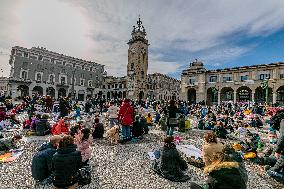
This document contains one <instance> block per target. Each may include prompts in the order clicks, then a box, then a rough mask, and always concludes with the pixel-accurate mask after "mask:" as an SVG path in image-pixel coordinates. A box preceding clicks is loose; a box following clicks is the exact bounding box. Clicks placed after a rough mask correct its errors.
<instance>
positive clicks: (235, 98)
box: [234, 91, 237, 103]
mask: <svg viewBox="0 0 284 189" xmlns="http://www.w3.org/2000/svg"><path fill="white" fill-rule="evenodd" d="M236 102H237V91H234V103H236Z"/></svg>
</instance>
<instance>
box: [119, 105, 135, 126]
mask: <svg viewBox="0 0 284 189" xmlns="http://www.w3.org/2000/svg"><path fill="white" fill-rule="evenodd" d="M133 115H134V112H133V108H132V106H131V105H130V104H129V103H126V102H124V103H123V104H122V105H121V107H120V110H119V113H118V119H119V120H120V123H121V125H123V126H130V125H132V123H133Z"/></svg>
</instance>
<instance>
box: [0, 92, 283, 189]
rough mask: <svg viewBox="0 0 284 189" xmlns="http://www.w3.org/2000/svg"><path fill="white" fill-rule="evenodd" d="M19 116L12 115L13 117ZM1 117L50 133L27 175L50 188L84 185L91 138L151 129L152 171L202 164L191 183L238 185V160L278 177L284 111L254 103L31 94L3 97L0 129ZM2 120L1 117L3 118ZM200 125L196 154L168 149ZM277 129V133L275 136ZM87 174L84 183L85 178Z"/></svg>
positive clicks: (123, 138)
mask: <svg viewBox="0 0 284 189" xmlns="http://www.w3.org/2000/svg"><path fill="white" fill-rule="evenodd" d="M1 99H3V98H1ZM22 114H26V117H25V119H23V120H19V119H18V118H17V116H16V115H22ZM7 120H8V121H9V122H10V123H11V124H12V125H13V124H15V125H20V124H22V125H21V126H20V128H21V129H22V131H24V132H23V134H24V135H26V136H30V135H37V136H44V135H50V138H49V142H48V143H44V144H43V145H42V146H41V147H40V148H38V149H37V152H36V153H35V154H34V157H33V160H32V168H31V169H32V176H33V178H34V179H35V180H36V181H37V183H38V184H42V185H44V184H50V183H53V185H54V186H55V187H57V188H76V186H77V185H78V184H88V182H90V180H89V179H88V174H90V173H89V172H88V171H89V170H90V169H89V166H90V165H89V164H90V161H89V160H90V159H91V158H92V143H93V142H96V141H97V140H101V139H103V138H104V137H106V138H107V139H109V140H110V143H111V144H114V145H115V144H117V143H121V144H125V143H129V142H130V143H131V142H137V141H141V142H143V137H144V136H145V135H147V134H148V133H149V132H150V131H151V130H153V129H155V130H161V131H162V132H164V139H163V140H164V146H163V147H161V149H160V150H159V155H158V156H159V157H157V159H156V160H155V161H154V162H153V165H152V169H153V171H154V172H155V173H157V174H158V175H160V176H162V177H164V178H166V179H168V180H171V181H174V182H185V181H188V180H190V177H189V176H188V175H187V174H185V171H186V170H187V169H188V164H191V165H193V166H196V167H199V168H201V169H203V172H204V174H205V175H206V180H205V186H200V185H198V184H197V183H191V184H190V187H191V188H204V187H206V188H208V189H217V188H232V189H235V188H236V189H237V188H238V189H242V188H246V183H247V180H248V177H247V174H246V170H245V166H244V161H252V162H253V163H256V164H259V165H262V166H263V167H264V169H265V171H266V173H267V174H268V175H269V176H270V177H272V178H274V179H276V180H277V181H279V182H283V181H284V172H283V171H284V170H283V168H284V109H283V108H282V107H269V106H266V105H259V104H255V103H238V104H234V103H232V102H226V103H223V104H221V105H213V106H206V105H205V103H204V102H201V103H199V104H188V103H187V102H184V101H175V100H170V101H169V102H166V101H156V100H136V101H133V100H130V99H124V100H104V99H92V98H88V99H87V100H86V102H84V103H80V102H78V101H72V100H71V99H70V98H68V97H65V98H63V97H62V98H60V99H59V101H58V102H55V101H54V100H53V99H52V97H50V96H46V97H42V96H38V95H34V96H32V97H26V98H24V99H23V101H22V102H21V103H18V104H17V105H13V103H12V101H10V99H9V100H8V101H7V100H5V99H3V102H2V105H1V106H0V129H1V130H3V131H5V130H6V129H9V128H7V124H6V122H7ZM5 121H6V122H5ZM192 128H194V129H196V130H206V132H205V135H204V145H203V147H202V159H197V160H196V159H191V158H189V159H188V160H185V159H184V158H183V156H182V155H181V152H179V150H178V149H177V148H176V145H177V141H176V139H175V137H174V136H175V135H176V133H177V132H178V133H185V135H186V132H191V131H190V129H192ZM277 133H278V135H277ZM1 137H2V138H1V139H0V151H1V153H5V152H7V151H9V150H11V149H14V148H15V143H16V142H17V141H18V140H20V139H21V138H22V136H21V135H19V134H16V135H14V136H12V137H3V136H2V135H1ZM86 180H88V181H86Z"/></svg>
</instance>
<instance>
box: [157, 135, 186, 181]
mask: <svg viewBox="0 0 284 189" xmlns="http://www.w3.org/2000/svg"><path fill="white" fill-rule="evenodd" d="M186 169H187V164H186V161H185V160H184V159H182V157H181V155H180V154H179V152H178V150H177V149H176V145H175V143H174V137H173V136H169V137H167V138H165V139H164V146H163V148H162V149H161V155H160V158H159V159H158V160H157V161H155V162H154V165H153V170H154V171H155V172H156V173H157V174H159V175H160V176H162V177H164V178H166V179H168V180H170V181H173V182H185V181H187V180H189V179H190V177H189V176H188V175H186V174H184V172H183V171H185V170H186Z"/></svg>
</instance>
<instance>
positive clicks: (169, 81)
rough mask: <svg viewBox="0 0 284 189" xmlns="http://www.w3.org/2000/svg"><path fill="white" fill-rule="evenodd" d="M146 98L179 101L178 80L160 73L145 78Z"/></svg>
mask: <svg viewBox="0 0 284 189" xmlns="http://www.w3.org/2000/svg"><path fill="white" fill-rule="evenodd" d="M147 80H148V82H147V98H149V99H156V100H166V101H167V100H171V99H174V100H179V94H180V80H177V79H175V78H172V77H169V76H167V75H164V74H161V73H153V74H149V75H148V77H147Z"/></svg>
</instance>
